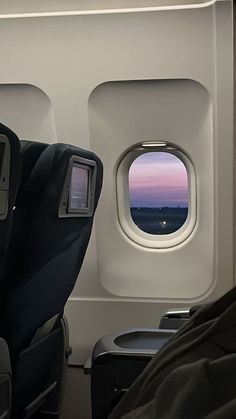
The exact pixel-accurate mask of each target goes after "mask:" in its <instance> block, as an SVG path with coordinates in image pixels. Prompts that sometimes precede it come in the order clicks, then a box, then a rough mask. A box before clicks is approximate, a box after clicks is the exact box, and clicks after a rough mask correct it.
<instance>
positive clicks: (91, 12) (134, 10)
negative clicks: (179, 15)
mask: <svg viewBox="0 0 236 419" xmlns="http://www.w3.org/2000/svg"><path fill="white" fill-rule="evenodd" d="M217 1H219V0H210V1H206V2H204V3H197V4H181V5H172V6H171V5H167V6H147V7H145V6H143V7H127V8H117V9H112V8H111V9H93V10H68V11H51V12H27V13H26V12H25V13H4V14H0V19H19V18H26V17H29V18H32V17H50V16H52V17H59V16H83V15H106V14H120V13H143V12H155V11H162V10H163V11H165V10H187V9H201V8H205V7H209V6H212V5H213V4H215V3H216V2H217Z"/></svg>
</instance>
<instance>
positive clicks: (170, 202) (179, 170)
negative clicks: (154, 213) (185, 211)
mask: <svg viewBox="0 0 236 419" xmlns="http://www.w3.org/2000/svg"><path fill="white" fill-rule="evenodd" d="M129 192H130V206H131V207H155V208H159V207H178V206H179V207H187V206H188V175H187V171H186V168H185V166H184V164H183V163H182V161H181V160H180V159H179V158H178V157H176V156H175V155H174V154H171V153H167V152H149V153H144V154H142V155H141V156H139V157H138V158H137V159H136V160H135V161H134V162H133V164H132V165H131V167H130V170H129Z"/></svg>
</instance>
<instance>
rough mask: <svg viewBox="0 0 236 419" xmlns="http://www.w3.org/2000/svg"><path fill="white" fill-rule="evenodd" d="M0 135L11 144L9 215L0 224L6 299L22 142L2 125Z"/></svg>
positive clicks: (0, 259)
mask: <svg viewBox="0 0 236 419" xmlns="http://www.w3.org/2000/svg"><path fill="white" fill-rule="evenodd" d="M0 134H2V135H5V136H6V137H7V138H8V141H9V144H10V156H11V157H10V178H9V200H8V215H7V218H6V219H5V220H1V222H0V286H1V290H0V294H1V297H4V292H3V286H4V285H5V282H6V278H5V263H6V257H7V252H8V245H9V240H10V234H11V226H12V216H13V208H14V206H15V200H16V194H17V192H18V187H19V183H20V180H21V168H22V161H21V152H20V141H19V139H18V137H17V136H16V134H14V132H13V131H11V130H10V129H9V128H7V127H6V126H5V125H3V124H0Z"/></svg>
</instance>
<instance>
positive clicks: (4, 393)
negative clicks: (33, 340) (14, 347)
mask: <svg viewBox="0 0 236 419" xmlns="http://www.w3.org/2000/svg"><path fill="white" fill-rule="evenodd" d="M11 393H12V390H11V361H10V355H9V350H8V346H7V343H6V341H5V340H4V339H2V338H0V419H9V418H10V412H11V399H12V395H11Z"/></svg>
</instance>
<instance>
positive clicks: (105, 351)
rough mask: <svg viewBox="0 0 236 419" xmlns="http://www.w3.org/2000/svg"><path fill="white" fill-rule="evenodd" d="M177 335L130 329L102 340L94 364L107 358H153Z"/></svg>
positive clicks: (165, 331) (98, 343) (97, 348)
mask: <svg viewBox="0 0 236 419" xmlns="http://www.w3.org/2000/svg"><path fill="white" fill-rule="evenodd" d="M173 333H175V331H173V330H164V329H162V330H161V329H128V330H125V331H123V332H121V333H119V334H116V335H107V336H105V337H103V338H102V339H100V340H99V341H98V342H97V343H96V345H95V347H94V350H93V355H92V363H93V364H94V363H100V362H103V359H104V357H107V356H111V357H112V356H121V357H122V356H136V357H148V358H149V357H152V356H153V355H154V354H156V352H157V351H159V350H160V349H161V348H162V346H163V345H164V344H165V343H166V342H167V341H168V340H169V339H170V338H171V336H172V335H173Z"/></svg>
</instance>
